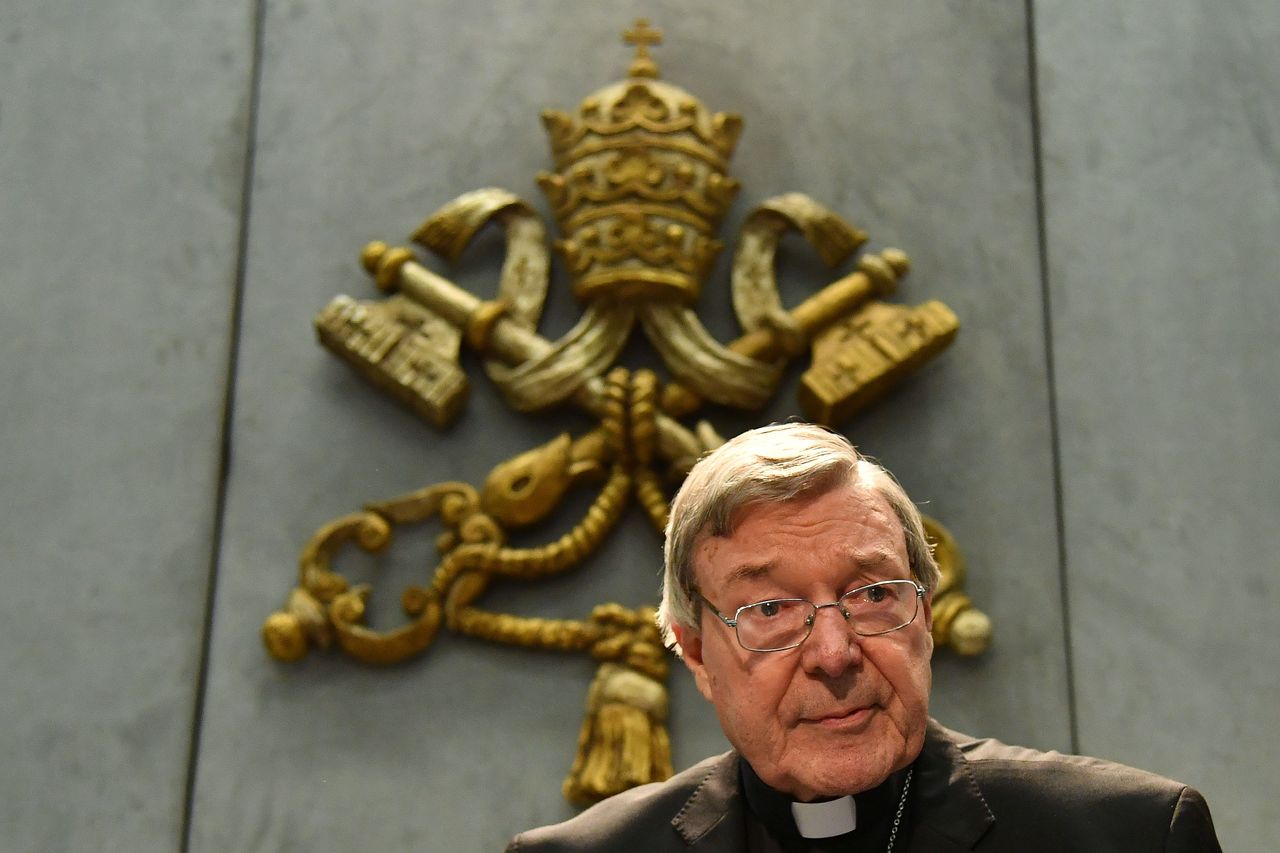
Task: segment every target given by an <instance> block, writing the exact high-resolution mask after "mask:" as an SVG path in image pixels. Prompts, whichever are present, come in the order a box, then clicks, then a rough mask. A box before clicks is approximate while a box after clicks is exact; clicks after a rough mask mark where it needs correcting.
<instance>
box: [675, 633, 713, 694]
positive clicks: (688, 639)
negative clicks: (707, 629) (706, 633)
mask: <svg viewBox="0 0 1280 853" xmlns="http://www.w3.org/2000/svg"><path fill="white" fill-rule="evenodd" d="M671 630H672V631H673V632H674V633H675V635H676V645H678V646H679V647H680V659H681V660H682V661H684V665H685V666H687V667H689V671H690V672H692V673H693V681H694V683H695V684H697V685H698V692H699V693H701V694H702V696H703V698H705V699H706V700H707V701H708V702H710V701H711V680H710V678H708V677H707V667H706V665H705V664H704V663H703V661H702V635H701V634H699V633H698V632H697V631H695V630H693V629H692V628H686V627H685V626H683V625H672V626H671Z"/></svg>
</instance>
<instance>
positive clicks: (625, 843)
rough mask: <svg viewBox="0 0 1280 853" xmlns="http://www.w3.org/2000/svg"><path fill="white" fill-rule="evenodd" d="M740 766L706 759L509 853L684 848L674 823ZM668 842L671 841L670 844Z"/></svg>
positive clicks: (521, 842) (514, 843) (731, 759)
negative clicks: (702, 792) (709, 786)
mask: <svg viewBox="0 0 1280 853" xmlns="http://www.w3.org/2000/svg"><path fill="white" fill-rule="evenodd" d="M730 765H732V767H730ZM736 767H737V758H736V756H735V755H734V754H733V753H725V754H724V755H719V756H715V757H712V758H708V759H705V760H703V761H701V762H699V763H697V764H695V765H694V766H692V767H690V768H689V769H688V770H684V771H681V772H680V773H677V774H676V775H675V776H672V777H671V778H670V779H668V780H667V781H665V782H654V783H651V784H648V785H641V786H639V787H636V788H631V789H630V790H627V791H623V792H622V793H620V794H615V795H614V796H612V797H609V798H608V799H606V800H603V801H601V802H599V803H596V804H595V805H594V806H592V807H591V808H589V809H587V810H586V811H584V812H582V813H581V814H579V815H577V816H576V817H572V818H570V819H569V820H566V821H564V822H563V823H557V824H553V825H551V826H544V827H539V828H538V829H532V830H529V831H528V832H522V833H520V834H519V835H517V836H516V837H515V838H513V839H512V840H511V843H510V844H508V845H507V853H586V851H593V853H599V851H610V850H618V851H631V850H638V849H641V848H643V849H644V850H653V851H659V850H665V849H668V847H669V848H670V849H673V850H674V849H683V848H684V846H685V845H684V843H683V841H682V840H681V837H680V834H679V833H678V831H677V829H676V827H675V825H674V823H673V821H674V820H675V818H676V817H677V816H678V815H679V814H680V812H681V809H683V808H684V807H685V804H686V803H688V802H689V800H690V799H691V798H692V797H693V796H694V794H695V793H696V792H697V791H698V789H699V788H700V787H701V786H702V785H703V784H704V783H705V782H707V780H708V779H710V778H711V777H712V776H715V775H723V774H724V773H727V772H729V770H730V769H732V770H734V771H735V772H736ZM664 840H667V841H668V842H669V843H667V844H666V845H665V846H664V844H663V843H662V842H663V841H664ZM637 845H641V846H637Z"/></svg>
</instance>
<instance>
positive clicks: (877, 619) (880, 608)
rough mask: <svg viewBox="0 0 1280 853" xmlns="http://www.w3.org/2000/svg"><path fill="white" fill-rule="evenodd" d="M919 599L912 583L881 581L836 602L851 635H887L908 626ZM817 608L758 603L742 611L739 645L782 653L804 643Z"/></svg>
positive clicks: (795, 602)
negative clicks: (848, 625)
mask: <svg viewBox="0 0 1280 853" xmlns="http://www.w3.org/2000/svg"><path fill="white" fill-rule="evenodd" d="M918 604H919V597H918V596H917V593H916V585H915V583H913V582H912V581H906V580H903V581H884V582H882V583H878V584H872V585H871V586H865V587H862V588H860V589H855V590H853V591H852V592H849V593H847V594H846V595H845V596H844V597H842V598H841V599H840V601H839V604H838V606H839V609H841V610H842V611H843V612H844V613H845V614H846V618H847V621H848V622H849V624H850V626H851V627H852V628H853V630H854V632H855V633H857V634H861V635H863V636H873V635H875V634H886V633H888V632H890V631H896V630H897V629H899V628H902V627H905V626H906V625H909V624H911V622H912V621H913V620H914V619H915V617H916V609H917V606H918ZM817 614H818V607H817V605H815V604H813V603H812V602H809V601H806V600H804V599H802V598H782V599H774V600H771V601H761V602H758V603H756V604H749V605H747V606H746V607H743V608H741V609H740V610H739V611H738V613H737V615H736V617H735V619H736V621H737V623H738V624H737V632H738V642H740V643H741V644H742V646H743V647H744V648H746V649H750V650H752V651H761V652H766V651H781V650H782V649H788V648H792V647H794V646H798V645H799V644H800V643H803V642H804V641H805V639H806V638H807V637H808V636H809V632H810V631H811V630H812V629H813V623H814V620H815V619H816V618H817Z"/></svg>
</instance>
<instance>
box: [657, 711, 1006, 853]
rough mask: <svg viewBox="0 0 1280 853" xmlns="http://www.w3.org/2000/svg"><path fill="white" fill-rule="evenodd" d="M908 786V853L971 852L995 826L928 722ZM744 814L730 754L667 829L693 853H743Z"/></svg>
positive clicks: (964, 768) (950, 748)
mask: <svg viewBox="0 0 1280 853" xmlns="http://www.w3.org/2000/svg"><path fill="white" fill-rule="evenodd" d="M912 784H913V785H914V786H915V788H916V794H915V797H914V800H915V804H914V807H913V811H914V815H913V817H912V818H911V820H912V822H913V823H914V824H915V826H914V828H913V830H912V832H911V847H910V850H911V851H912V853H962V851H967V850H972V849H973V848H974V845H976V844H977V843H978V841H979V840H980V839H981V838H982V836H983V835H984V834H986V832H987V830H988V829H990V828H991V825H992V824H994V823H995V816H994V815H992V814H991V810H990V809H989V808H987V803H986V800H984V799H983V797H982V791H981V789H980V788H979V787H978V780H977V779H976V778H975V776H974V774H973V770H972V769H971V768H970V767H969V762H968V761H967V760H966V759H965V757H964V755H962V754H961V752H960V749H959V748H958V747H957V746H956V744H955V740H954V737H953V736H952V734H951V733H950V732H949V731H947V730H946V729H944V728H943V727H942V726H940V725H938V724H937V723H936V722H934V721H932V720H930V721H929V729H928V731H927V733H926V735H925V743H924V749H923V750H921V752H920V758H919V760H918V761H917V762H916V776H915V781H914V782H913V783H912ZM745 809H746V805H745V802H744V800H743V796H742V785H741V783H740V781H739V778H738V756H737V754H736V753H733V752H729V753H726V754H725V755H723V756H721V757H720V758H719V759H718V760H716V761H715V762H714V763H713V764H712V765H711V767H710V769H709V770H708V772H707V775H706V776H704V777H703V779H702V781H701V782H700V783H698V787H697V788H695V789H694V791H693V794H692V795H691V796H690V797H689V799H688V800H687V801H685V803H684V805H683V807H681V809H680V811H679V812H678V813H677V814H676V816H675V817H674V818H672V820H671V825H672V827H674V828H675V831H676V833H677V834H678V835H679V836H680V838H681V840H683V841H684V843H685V844H686V845H687V846H688V849H690V850H694V851H697V853H741V851H742V850H745V849H746V811H745Z"/></svg>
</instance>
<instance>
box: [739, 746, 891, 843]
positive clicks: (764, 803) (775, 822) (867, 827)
mask: <svg viewBox="0 0 1280 853" xmlns="http://www.w3.org/2000/svg"><path fill="white" fill-rule="evenodd" d="M739 767H740V768H741V769H740V773H741V775H742V791H743V793H744V794H745V795H746V800H747V853H837V851H838V853H885V850H886V849H887V848H888V846H889V832H890V830H891V829H892V827H893V818H894V814H895V813H896V812H897V809H898V798H899V797H900V796H901V795H902V784H903V782H904V780H905V779H906V771H905V770H904V771H901V772H899V773H894V774H893V775H892V776H890V777H889V778H888V779H887V780H885V782H884V783H883V784H882V785H880V786H879V787H877V788H872V789H871V790H870V791H864V792H862V793H861V794H855V795H854V798H853V799H854V802H856V803H857V827H856V828H855V829H854V830H853V831H852V832H848V833H845V834H844V835H836V836H832V837H831V838H805V837H803V836H802V835H801V834H800V831H799V830H798V829H797V828H796V822H795V817H794V816H793V815H792V813H791V803H792V799H791V797H790V796H788V795H787V794H784V793H782V792H780V791H777V790H775V789H773V788H771V787H769V785H767V784H765V782H764V780H763V779H761V778H760V777H759V776H758V775H756V772H755V770H754V769H752V767H751V765H750V764H748V763H747V761H746V760H743V761H741V762H739ZM910 811H911V802H910V797H908V802H907V806H906V808H905V809H904V810H903V813H902V828H901V829H899V830H898V838H897V842H896V845H895V846H896V847H897V849H899V850H906V849H907V836H909V835H910V833H909V832H908V831H907V828H908V821H909V820H910Z"/></svg>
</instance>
